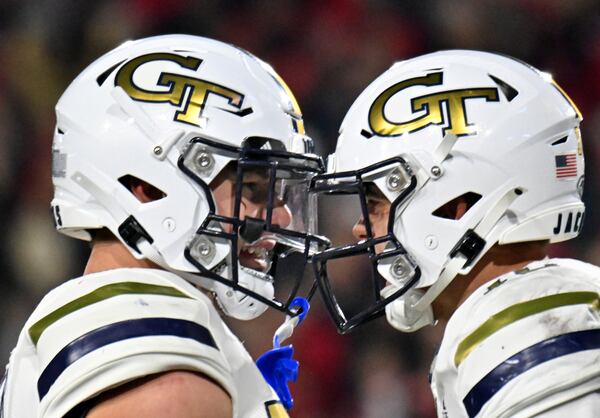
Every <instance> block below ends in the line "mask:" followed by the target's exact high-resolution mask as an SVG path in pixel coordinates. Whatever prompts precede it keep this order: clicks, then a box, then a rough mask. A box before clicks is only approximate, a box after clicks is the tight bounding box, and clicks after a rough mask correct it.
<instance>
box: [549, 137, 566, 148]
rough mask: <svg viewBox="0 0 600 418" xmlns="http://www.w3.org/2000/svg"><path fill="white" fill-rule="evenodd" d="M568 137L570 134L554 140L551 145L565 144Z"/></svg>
mask: <svg viewBox="0 0 600 418" xmlns="http://www.w3.org/2000/svg"><path fill="white" fill-rule="evenodd" d="M567 138H568V136H563V137H562V138H560V139H557V140H556V141H554V142H553V143H552V144H551V145H552V146H555V145H560V144H564V143H565V142H567Z"/></svg>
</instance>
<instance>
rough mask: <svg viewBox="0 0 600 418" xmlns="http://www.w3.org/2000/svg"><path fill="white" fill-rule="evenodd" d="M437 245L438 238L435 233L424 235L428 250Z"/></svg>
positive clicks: (433, 248)
mask: <svg viewBox="0 0 600 418" xmlns="http://www.w3.org/2000/svg"><path fill="white" fill-rule="evenodd" d="M437 246H438V239H437V238H436V236H435V235H427V236H426V237H425V247H426V248H427V249H428V250H435V249H436V248H437Z"/></svg>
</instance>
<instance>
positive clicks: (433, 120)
mask: <svg viewBox="0 0 600 418" xmlns="http://www.w3.org/2000/svg"><path fill="white" fill-rule="evenodd" d="M442 79H443V73H442V72H435V73H430V74H427V75H426V76H422V77H415V78H410V79H408V80H404V81H401V82H399V83H396V84H394V85H393V86H391V87H389V88H387V89H386V90H385V91H383V93H381V94H380V95H379V96H378V97H377V99H375V101H374V102H373V104H372V105H371V109H370V110H369V125H370V126H371V129H372V130H373V132H374V133H375V134H377V135H379V136H398V135H402V134H404V133H410V132H415V131H418V130H419V129H423V128H426V127H427V126H429V125H442V124H444V125H445V127H444V128H443V132H442V134H443V135H445V134H446V132H447V131H448V132H451V133H453V134H456V135H457V136H464V135H472V134H475V133H476V132H475V130H474V128H473V126H472V125H471V124H469V122H468V119H467V113H466V109H465V101H466V100H467V99H476V98H482V99H485V100H486V101H487V102H497V101H498V89H497V88H495V87H490V88H470V89H463V90H448V91H442V92H438V93H433V94H428V95H425V96H420V97H415V98H413V99H412V100H411V111H412V112H413V113H416V112H423V111H424V112H425V114H423V115H421V116H419V117H416V118H414V119H411V120H408V121H404V122H396V121H390V120H388V119H387V118H386V116H385V113H384V108H385V106H386V104H387V102H388V101H389V100H390V98H391V97H392V96H394V95H395V94H396V93H398V92H400V91H402V90H405V89H407V88H409V87H412V86H439V85H441V84H442ZM442 103H446V104H447V112H446V113H447V115H444V112H443V111H442ZM445 119H447V120H445Z"/></svg>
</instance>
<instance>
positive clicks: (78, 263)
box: [0, 0, 600, 418]
mask: <svg viewBox="0 0 600 418" xmlns="http://www.w3.org/2000/svg"><path fill="white" fill-rule="evenodd" d="M163 33H189V34H194V35H203V36H209V37H213V38H217V39H220V40H223V41H226V42H231V43H233V44H236V45H238V46H241V47H243V48H245V49H247V50H248V51H250V52H252V53H254V54H255V55H257V56H259V57H261V58H262V59H264V60H266V61H267V62H269V63H270V64H272V65H273V67H274V68H275V69H276V70H277V72H279V74H281V75H282V77H283V78H284V79H285V80H286V81H287V83H288V84H289V86H290V87H291V89H292V90H293V91H294V92H295V94H296V97H297V98H298V101H299V102H300V105H301V107H302V110H303V113H304V117H305V121H306V127H307V132H308V134H309V135H310V136H312V137H313V139H314V140H315V142H316V145H317V151H318V152H319V153H320V154H322V155H326V154H328V153H330V152H332V151H333V148H334V145H335V140H336V135H337V129H338V127H339V124H340V123H341V120H342V117H343V115H344V114H345V112H346V110H347V109H348V107H349V105H350V104H351V103H352V101H353V100H354V98H355V97H356V96H357V95H358V94H359V93H360V92H361V90H362V89H363V88H365V87H366V85H367V84H368V83H369V82H370V81H371V80H372V79H373V78H375V77H376V76H377V75H379V74H380V73H381V72H383V71H384V70H385V69H387V68H388V67H389V66H390V65H391V64H392V63H393V62H394V61H397V60H401V59H405V58H408V57H411V56H414V55H419V54H422V53H426V52H431V51H435V50H440V49H449V48H468V49H479V50H489V51H494V52H500V53H505V54H509V55H511V56H514V57H516V58H519V59H521V60H524V61H526V62H528V63H530V64H533V65H534V66H536V67H538V68H540V69H542V70H544V71H547V72H549V73H551V74H552V75H553V76H554V77H555V79H556V80H557V81H558V82H559V84H560V85H561V87H563V89H564V90H566V91H567V92H568V93H569V95H570V96H571V98H572V99H573V100H574V101H575V103H577V104H578V105H579V108H580V109H581V111H582V113H583V115H584V122H583V125H582V126H583V127H582V134H583V141H584V151H585V155H586V188H585V194H584V200H585V202H586V205H587V214H586V225H585V226H584V231H583V234H582V235H581V236H580V237H579V239H577V240H574V241H569V242H567V243H565V244H560V245H557V246H556V248H555V249H554V250H553V251H554V254H556V255H560V256H566V257H577V258H580V259H583V260H586V261H589V262H592V263H596V264H600V238H599V237H598V236H597V234H596V231H597V230H598V229H599V221H600V213H598V212H599V209H600V205H599V204H598V203H597V199H596V198H595V197H596V195H597V192H598V191H599V190H600V175H599V172H598V171H599V170H598V163H597V162H599V161H600V142H599V140H600V133H599V132H600V3H599V2H598V1H597V0H569V1H564V0H505V1H494V0H419V1H414V0H413V1H411V0H364V1H361V0H307V1H300V0H297V1H294V0H276V1H269V0H246V1H217V0H194V1H192V0H104V1H100V0H96V1H93V2H92V1H81V0H1V1H0V57H1V58H0V62H1V65H0V230H1V231H3V234H4V235H3V239H2V240H0V269H1V271H2V279H1V280H0V304H1V305H0V306H1V307H2V308H1V313H2V314H1V315H0V361H2V362H5V361H6V360H7V359H8V355H9V352H10V349H11V348H12V347H13V346H14V344H15V343H16V338H17V335H18V332H19V330H20V328H21V327H22V325H23V323H24V321H25V319H26V318H27V316H28V314H29V312H31V310H32V308H33V306H35V304H36V303H37V302H38V301H39V300H40V298H41V297H42V296H43V294H44V293H46V292H47V291H48V290H49V289H51V288H52V287H54V286H56V285H57V284H59V283H60V282H62V281H64V280H66V279H67V278H70V277H73V276H76V275H79V274H80V273H81V271H82V269H83V265H84V262H85V258H86V256H87V254H88V251H89V248H88V247H87V244H85V243H80V242H76V241H73V240H70V239H67V238H64V237H62V236H60V235H59V234H57V233H55V232H54V226H53V223H52V218H51V216H50V213H49V201H50V199H51V196H52V185H51V181H50V146H51V141H52V132H53V128H54V110H53V107H54V104H55V103H56V101H57V100H58V97H59V96H60V94H61V92H62V91H63V90H64V89H65V88H66V86H67V85H68V83H69V82H70V80H72V79H73V78H74V77H75V76H76V75H77V74H78V73H79V72H80V71H81V70H82V69H83V68H84V67H85V66H87V65H88V64H89V63H90V62H91V61H92V60H93V59H95V58H96V57H98V56H99V55H101V54H102V53H104V52H106V51H108V50H110V49H112V48H114V47H115V46H116V45H118V44H120V43H121V42H123V41H124V40H127V39H135V38H140V37H145V36H150V35H156V34H163ZM90 100H93V98H90ZM320 209H321V213H322V215H323V221H322V224H321V231H322V232H324V233H326V234H327V233H334V231H336V228H338V227H339V225H338V223H339V222H344V216H343V213H339V212H337V210H338V209H337V208H333V207H329V208H328V207H321V208H320ZM348 222H351V220H348ZM353 283H355V282H354V281H353V280H352V278H351V277H349V278H348V280H347V281H346V282H345V284H344V285H345V286H347V287H348V292H349V293H352V292H356V293H358V292H359V288H356V289H355V288H353ZM358 296H360V295H358ZM281 320H282V318H281V316H280V315H279V314H277V313H269V314H267V315H265V316H264V317H263V318H261V319H259V320H256V321H252V322H251V323H243V324H242V323H232V327H233V328H234V329H235V330H236V332H237V333H238V334H239V335H240V337H241V338H242V339H243V340H244V341H245V343H246V345H247V347H248V349H249V351H250V352H251V354H253V355H255V356H258V355H260V353H261V352H263V351H265V350H266V349H268V348H269V346H270V344H271V337H272V332H273V330H274V329H275V328H276V327H277V326H278V325H279V323H280V322H281ZM439 334H440V327H435V328H429V329H427V330H424V331H421V332H419V333H417V334H415V335H406V334H400V333H398V332H395V331H393V330H392V329H391V328H390V327H389V326H388V325H387V323H386V322H385V320H383V319H381V320H378V321H375V322H373V323H372V324H369V325H368V326H365V327H362V328H361V329H359V330H357V331H356V332H354V333H352V334H350V335H347V336H339V335H338V334H337V332H336V331H335V329H334V327H333V326H332V325H331V324H330V322H329V319H328V318H326V317H325V312H324V308H323V306H322V304H321V303H320V301H319V300H315V302H314V303H313V309H312V311H311V313H310V315H309V316H308V319H307V321H306V322H305V323H304V324H303V325H302V327H300V329H299V330H298V332H297V334H296V335H294V337H293V343H294V345H295V348H296V354H297V357H298V358H299V360H300V361H301V368H300V377H299V379H298V381H297V382H296V383H294V384H292V385H291V386H292V392H293V394H294V395H295V399H296V406H295V407H294V409H293V410H292V413H291V415H292V416H294V417H296V418H320V417H328V418H337V417H345V418H353V417H357V418H359V417H360V418H383V417H397V418H405V417H406V418H408V417H414V418H427V417H434V416H435V411H434V408H433V401H432V398H431V395H430V393H429V389H428V381H427V376H428V368H429V364H430V361H431V358H432V357H433V355H434V354H435V350H436V344H437V343H438V341H439V338H440V335H439Z"/></svg>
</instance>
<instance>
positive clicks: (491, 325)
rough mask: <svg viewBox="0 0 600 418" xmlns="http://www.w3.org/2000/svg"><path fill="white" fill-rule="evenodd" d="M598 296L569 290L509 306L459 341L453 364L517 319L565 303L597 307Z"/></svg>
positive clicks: (564, 304) (458, 362)
mask: <svg viewBox="0 0 600 418" xmlns="http://www.w3.org/2000/svg"><path fill="white" fill-rule="evenodd" d="M599 298H600V295H598V293H596V292H570V293H561V294H558V295H551V296H545V297H542V298H539V299H533V300H530V301H527V302H522V303H517V304H516V305H512V306H509V307H508V308H506V309H504V310H503V311H500V312H498V313H497V314H495V315H493V316H491V317H490V318H489V319H488V320H487V321H485V322H484V323H483V324H481V325H480V326H479V327H478V328H477V329H476V330H475V331H473V332H472V333H471V334H469V335H468V336H467V337H466V338H465V339H464V340H462V341H461V342H460V344H459V345H458V348H457V350H456V354H455V355H454V364H455V365H456V366H457V367H458V365H459V364H460V363H462V362H463V361H464V359H465V358H466V357H467V356H468V355H469V354H470V353H471V351H473V350H474V349H475V347H477V346H478V345H479V344H480V343H481V342H482V341H483V340H485V339H486V338H488V337H489V336H491V335H492V334H493V333H495V332H497V331H499V330H500V329H502V328H504V327H505V326H507V325H509V324H511V323H513V322H515V321H517V320H519V319H523V318H525V317H528V316H531V315H535V314H537V313H540V312H543V311H547V310H550V309H554V308H559V307H561V306H567V305H579V304H590V305H592V307H593V308H594V309H597V307H598V306H599V305H598V304H599Z"/></svg>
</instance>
